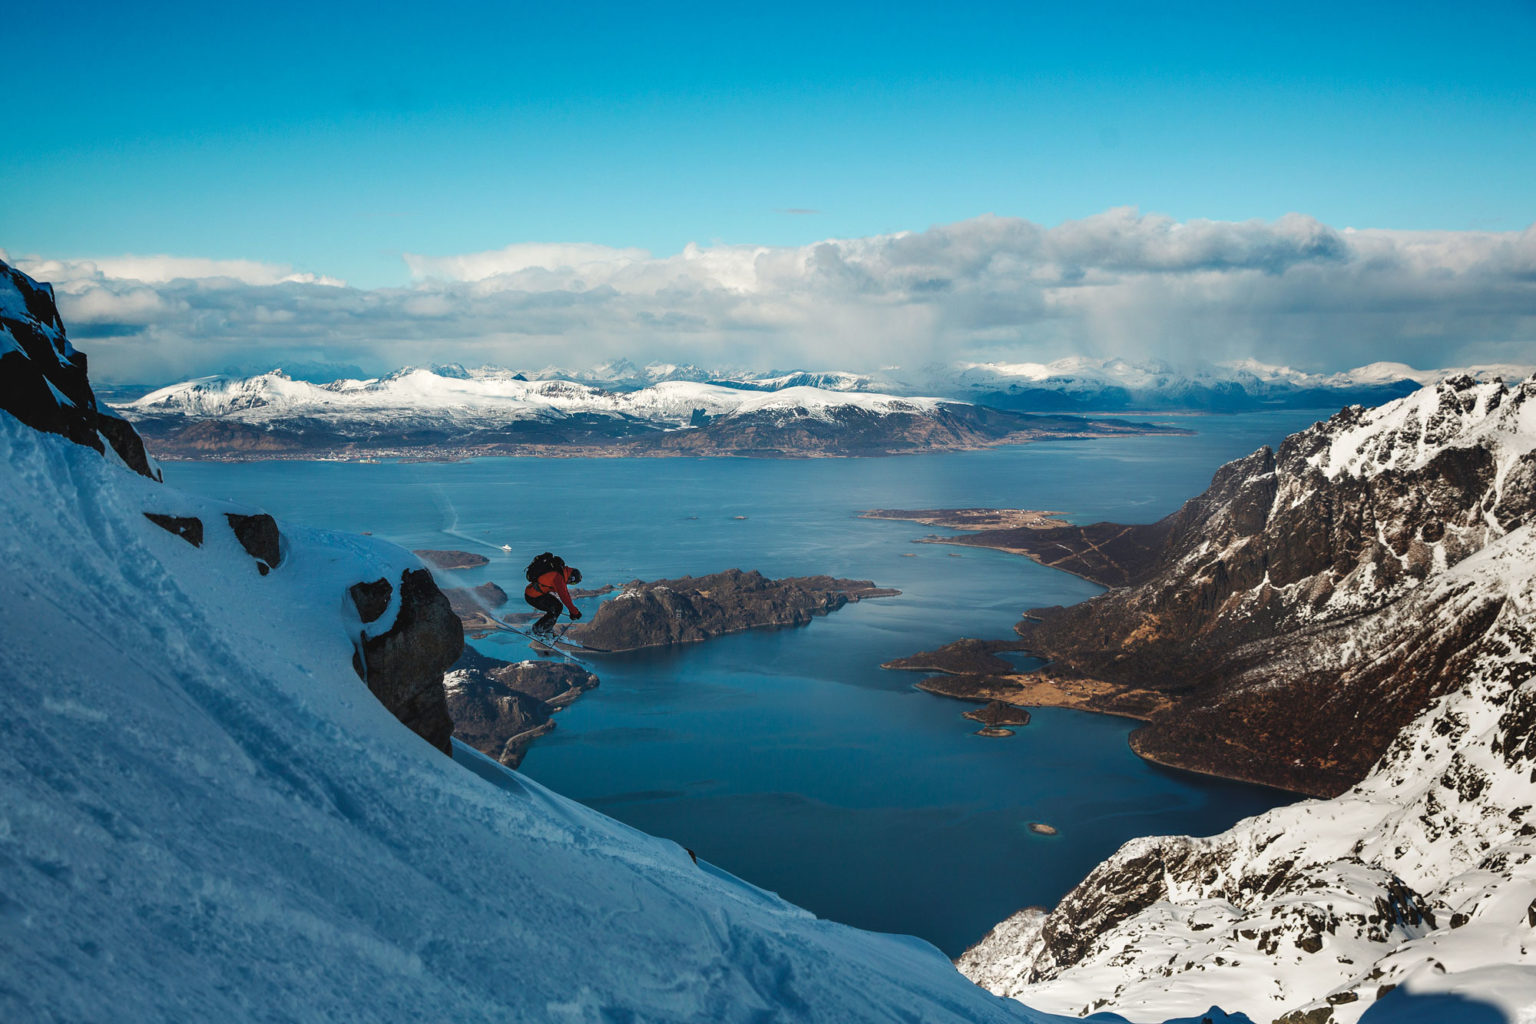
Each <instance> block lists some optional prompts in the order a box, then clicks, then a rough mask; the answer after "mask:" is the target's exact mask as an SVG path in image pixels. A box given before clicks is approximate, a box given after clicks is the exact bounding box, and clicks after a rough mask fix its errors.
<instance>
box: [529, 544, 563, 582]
mask: <svg viewBox="0 0 1536 1024" xmlns="http://www.w3.org/2000/svg"><path fill="white" fill-rule="evenodd" d="M564 568H565V559H563V558H561V557H560V556H559V555H556V554H552V553H550V552H548V551H545V552H543V553H542V554H539V555H535V556H534V558H533V561H531V562H529V563H528V568H527V569H524V570H523V575H524V576H527V577H528V582H529V583H537V582H539V577H540V576H543V575H544V574H545V573H547V572H559V571H560V570H561V569H564Z"/></svg>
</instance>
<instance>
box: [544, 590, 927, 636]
mask: <svg viewBox="0 0 1536 1024" xmlns="http://www.w3.org/2000/svg"><path fill="white" fill-rule="evenodd" d="M899 593H900V591H898V590H891V589H889V588H886V587H877V586H875V584H874V583H873V582H871V581H870V580H844V579H834V578H833V577H831V576H797V577H789V578H785V579H779V580H772V579H769V578H768V577H766V576H764V575H763V574H762V573H760V572H755V571H753V572H744V571H742V570H741V569H728V570H726V571H725V572H717V573H713V574H711V575H708V576H684V577H682V578H681V579H673V580H654V581H651V582H649V583H647V582H644V581H642V580H633V581H631V582H629V583H626V584H624V586H623V587H622V588H621V589H620V592H619V593H618V595H616V596H615V597H614V598H613V599H612V600H611V601H608V602H607V603H606V604H604V605H602V607H600V608H598V610H597V614H596V615H594V616H593V617H592V621H591V622H582V623H577V624H576V625H574V626H572V627H571V628H570V630H568V631H567V633H566V636H568V637H569V638H570V639H572V640H574V641H576V642H577V643H580V644H582V645H583V646H585V647H586V648H588V649H589V650H593V651H603V652H620V651H638V650H642V649H644V648H647V647H665V646H668V645H671V644H684V643H694V642H697V641H699V640H708V639H710V638H711V637H716V636H721V635H724V634H726V633H735V632H739V631H741V630H745V629H757V628H761V627H767V626H803V625H805V624H806V623H807V622H809V621H810V620H811V619H812V618H813V617H815V616H817V615H826V614H827V613H828V612H833V611H836V610H837V609H839V608H841V607H843V606H844V605H845V604H848V603H849V602H850V601H861V600H864V599H866V598H871V597H893V596H895V595H897V594H899Z"/></svg>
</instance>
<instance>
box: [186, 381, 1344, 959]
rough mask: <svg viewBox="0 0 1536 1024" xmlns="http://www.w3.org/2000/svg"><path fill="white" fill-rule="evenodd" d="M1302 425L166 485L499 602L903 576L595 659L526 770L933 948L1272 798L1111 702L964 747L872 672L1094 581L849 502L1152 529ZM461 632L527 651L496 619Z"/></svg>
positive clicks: (353, 471)
mask: <svg viewBox="0 0 1536 1024" xmlns="http://www.w3.org/2000/svg"><path fill="white" fill-rule="evenodd" d="M1323 415H1325V414H1324V413H1321V412H1317V411H1306V410H1301V411H1298V410H1286V411H1283V412H1267V413H1257V414H1248V415H1237V416H1222V417H1197V418H1186V419H1177V420H1164V421H1161V422H1166V423H1169V424H1171V425H1176V426H1181V427H1185V428H1187V429H1192V430H1195V431H1196V432H1197V433H1196V434H1194V435H1193V436H1149V437H1132V438H1117V439H1106V440H1093V441H1061V442H1046V443H1041V444H1034V445H1025V446H1018V447H1010V448H999V449H992V450H988V451H979V452H960V453H950V454H942V455H919V456H903V457H895V458H881V459H810V460H774V461H769V460H747V459H506V458H498V459H479V460H473V461H469V462H463V463H398V462H397V463H376V464H375V463H334V462H332V463H315V462H264V463H263V462H258V463H243V464H225V463H175V464H171V465H169V466H167V467H166V474H165V475H166V480H167V482H168V483H171V484H173V485H175V486H178V487H182V488H185V489H187V490H191V491H195V492H199V493H203V494H207V495H211V496H214V497H226V498H233V499H236V500H239V501H244V502H248V503H251V504H254V505H259V506H261V507H263V508H265V509H267V510H268V511H270V512H272V513H273V514H274V515H276V516H277V517H278V518H279V519H284V520H288V521H290V522H296V523H303V524H306V525H313V526H322V527H329V528H334V529H339V530H347V531H351V532H361V531H370V532H372V533H374V534H376V535H378V536H382V537H386V538H388V539H390V540H393V541H395V542H397V543H400V544H402V545H404V546H405V547H408V548H429V547H430V548H460V549H464V550H472V551H476V552H478V553H480V554H483V555H485V556H487V557H488V558H490V560H491V561H490V564H489V565H487V566H485V567H484V568H481V569H476V570H471V571H466V572H455V573H440V574H439V577H440V580H441V581H442V582H443V583H445V584H455V585H470V584H476V583H480V582H484V581H487V580H491V581H495V582H497V583H499V584H501V586H502V587H503V588H505V589H506V590H507V591H508V592H509V593H511V594H513V595H514V597H513V602H514V603H513V605H511V606H509V610H514V611H515V610H522V607H521V602H520V601H519V600H518V598H517V597H516V595H517V594H518V593H519V592H520V591H521V587H522V578H521V576H522V568H523V566H524V564H525V563H526V562H527V561H528V559H529V558H530V557H531V556H532V555H533V554H535V553H537V552H539V551H542V550H546V549H549V550H554V551H556V552H560V553H562V554H563V555H564V556H565V557H566V558H567V560H568V561H569V562H571V563H572V564H574V565H577V566H579V567H580V568H581V569H582V571H583V573H584V574H585V580H584V582H583V585H584V586H599V585H601V584H603V583H609V582H611V583H622V582H624V581H626V580H629V579H634V578H641V579H656V578H660V577H675V576H682V575H690V574H691V575H700V574H704V573H710V572H716V571H719V570H722V569H727V568H732V567H739V568H743V569H758V570H761V571H762V572H763V573H765V574H767V575H770V576H792V575H793V576H800V575H812V574H817V573H829V574H832V575H835V576H843V577H853V578H860V579H872V580H874V581H875V582H876V583H878V584H880V585H882V586H890V587H895V588H898V589H900V590H901V591H902V593H901V596H900V597H894V598H883V599H879V600H870V601H865V602H861V603H859V604H854V605H850V606H848V607H846V608H843V609H841V610H839V611H837V612H835V613H833V614H832V615H830V616H827V617H825V618H818V619H816V620H815V621H813V622H812V623H811V624H810V625H808V626H805V627H802V628H797V629H781V630H769V631H753V632H746V633H739V634H734V635H731V636H726V637H721V638H718V639H715V640H711V641H707V642H705V643H700V644H692V645H687V646H683V647H678V648H674V649H671V650H665V651H659V652H644V653H637V654H631V655H615V656H592V657H591V659H590V660H591V662H592V668H593V670H594V671H595V672H596V673H597V674H598V675H599V676H600V677H601V679H602V684H601V686H600V687H599V688H598V689H596V690H594V691H592V692H591V693H588V694H587V695H585V696H583V697H582V698H581V699H580V700H579V701H577V702H576V704H574V705H573V706H571V707H570V708H568V709H566V710H564V711H562V712H561V713H560V714H559V716H558V718H557V721H558V728H557V729H556V731H555V732H554V733H552V734H551V735H549V736H546V737H544V738H541V739H539V740H538V741H536V742H535V744H534V746H533V748H532V750H531V751H530V753H529V754H528V757H527V759H526V761H525V762H524V764H523V766H522V770H523V771H524V772H526V773H527V774H529V775H530V776H532V777H533V778H535V779H537V780H538V781H540V782H542V783H544V784H546V785H548V786H550V787H551V788H553V789H555V790H556V791H557V792H560V793H563V794H565V795H567V796H570V797H574V798H576V799H578V800H581V801H583V802H585V803H587V804H589V805H591V806H593V807H596V808H598V809H600V810H602V811H604V812H605V813H607V814H609V815H611V816H613V817H615V818H618V819H620V820H622V821H624V822H627V823H629V824H631V825H633V826H635V827H637V828H640V829H642V830H644V831H647V832H651V833H653V834H656V835H661V836H666V837H668V838H671V839H674V840H676V841H677V842H679V843H681V844H682V845H684V846H687V847H689V848H691V849H693V850H694V851H695V852H696V853H697V854H698V855H699V857H701V858H703V859H706V860H708V861H711V862H713V863H715V864H718V865H720V866H722V867H724V868H726V869H727V870H729V871H732V872H734V873H735V874H737V875H740V876H741V877H743V878H745V879H747V880H748V881H751V882H753V883H756V884H757V885H759V886H762V887H764V888H767V889H771V890H773V891H776V892H778V893H780V894H781V895H783V896H784V897H785V898H787V899H789V900H791V901H793V902H795V903H798V904H800V905H802V906H804V907H806V908H808V909H810V910H812V911H814V912H816V913H817V914H819V915H821V916H823V917H828V918H832V919H835V920H839V921H843V922H846V923H849V924H853V925H857V926H859V927H864V928H871V929H876V930H880V931H893V932H903V933H910V934H915V935H919V936H921V937H923V938H925V939H928V940H929V941H931V942H933V943H934V944H936V945H937V946H939V947H940V948H941V949H943V950H944V951H945V952H946V953H947V954H949V955H951V956H955V955H958V954H959V953H960V952H961V951H962V950H963V949H964V948H965V947H966V946H967V945H969V944H970V943H972V942H975V941H976V940H977V939H979V938H980V937H981V936H982V935H983V934H984V933H985V932H986V931H987V929H988V928H990V927H991V926H992V925H993V924H995V923H997V922H998V921H1000V920H1002V919H1003V918H1004V917H1006V916H1008V915H1009V914H1011V913H1012V912H1013V911H1015V910H1017V909H1019V908H1021V907H1024V906H1029V905H1043V906H1049V905H1051V904H1053V903H1054V902H1055V901H1056V900H1057V899H1058V898H1059V897H1060V896H1061V895H1062V894H1063V893H1064V892H1066V890H1067V889H1069V888H1070V887H1071V886H1072V885H1074V884H1075V883H1077V882H1078V881H1080V880H1081V879H1082V878H1083V876H1084V875H1085V874H1086V873H1087V872H1088V871H1089V870H1090V869H1091V868H1092V867H1093V866H1094V865H1095V864H1097V863H1098V862H1099V861H1100V860H1101V859H1103V858H1104V857H1105V856H1107V855H1108V854H1110V853H1111V852H1113V851H1114V849H1115V848H1116V847H1117V846H1118V845H1119V844H1120V843H1122V842H1124V841H1125V840H1127V839H1130V838H1132V837H1135V836H1141V835H1156V834H1169V833H1192V834H1196V835H1204V834H1209V833H1212V832H1216V831H1220V830H1222V829H1224V828H1226V827H1228V826H1230V825H1231V824H1233V823H1234V822H1235V821H1237V820H1238V819H1240V818H1242V817H1245V816H1248V815H1251V814H1255V813H1258V812H1260V811H1263V810H1266V809H1268V808H1270V807H1272V806H1275V805H1276V804H1278V803H1283V802H1286V801H1288V800H1289V799H1291V798H1290V797H1289V796H1287V795H1286V794H1283V793H1279V792H1276V791H1273V790H1268V789H1263V788H1259V787H1254V786H1246V785H1240V784H1236V783H1230V782H1224V781H1221V780H1217V779H1209V778H1203V777H1198V776H1193V775H1189V774H1186V773H1182V772H1175V771H1170V770H1166V769H1161V768H1158V767H1156V766H1153V765H1149V764H1147V763H1145V762H1143V761H1141V760H1140V759H1139V758H1137V757H1136V756H1135V755H1134V754H1132V753H1131V752H1130V749H1129V747H1128V746H1127V744H1126V736H1127V735H1128V733H1129V732H1130V731H1131V729H1132V728H1134V727H1135V723H1134V722H1130V721H1126V720H1121V719H1115V718H1109V717H1104V716H1097V715H1089V714H1083V713H1078V712H1071V711H1062V710H1056V709H1041V710H1038V711H1036V712H1035V713H1034V720H1033V721H1032V722H1031V723H1030V724H1029V725H1028V726H1025V727H1022V728H1019V729H1018V730H1017V734H1016V735H1015V736H1012V737H1008V738H984V737H979V736H976V735H975V732H976V729H977V728H978V725H977V723H975V722H972V721H970V720H968V719H965V718H962V717H961V713H962V712H963V711H965V710H967V709H968V707H969V705H966V704H962V703H960V702H956V701H951V700H947V699H944V698H940V697H934V696H931V695H929V694H926V693H923V692H921V691H918V690H915V689H914V688H913V684H914V683H915V682H917V681H918V680H919V679H921V678H922V676H921V675H920V674H914V673H905V672H890V671H886V670H882V669H881V668H880V667H879V665H880V663H881V662H883V661H886V660H889V659H891V658H895V657H899V656H901V655H905V654H910V653H913V652H915V651H918V650H923V649H930V648H933V647H935V646H937V645H940V644H943V643H947V642H949V641H951V640H954V639H956V638H958V637H960V636H973V637H1009V636H1012V632H1011V631H1012V627H1013V625H1014V623H1015V622H1017V621H1018V618H1019V615H1020V613H1022V612H1023V611H1024V610H1026V609H1028V608H1033V607H1040V606H1047V605H1055V604H1070V603H1073V602H1076V601H1080V600H1083V599H1085V598H1087V597H1091V596H1092V595H1093V594H1095V593H1098V592H1099V590H1100V588H1099V587H1097V586H1095V585H1093V584H1091V583H1088V582H1086V581H1084V580H1080V579H1077V578H1076V577H1073V576H1069V575H1067V574H1065V573H1061V572H1058V571H1055V570H1051V569H1046V568H1043V567H1041V566H1039V565H1036V564H1034V563H1032V562H1030V561H1028V560H1026V559H1023V558H1020V557H1017V556H1013V555H1008V554H1004V553H1002V552H997V551H988V550H983V549H977V548H961V547H955V546H950V545H935V544H921V543H915V541H917V540H918V539H920V538H922V537H924V536H927V535H931V534H935V533H938V534H945V533H948V532H949V531H945V530H937V529H934V528H931V527H925V526H921V525H916V524H912V523H902V522H891V521H880V520H867V519H860V518H857V516H856V514H857V513H858V512H859V511H860V510H863V509H870V508H908V509H914V508H960V507H970V506H982V507H1011V508H1035V509H1050V510H1054V511H1057V512H1060V513H1062V514H1063V515H1065V516H1066V517H1068V518H1069V519H1071V520H1073V521H1075V522H1084V523H1086V522H1093V521H1097V520H1104V519H1108V520H1114V521H1119V522H1149V521H1152V520H1154V519H1156V518H1158V517H1160V516H1162V515H1165V514H1166V513H1168V512H1170V511H1172V510H1174V509H1175V508H1177V507H1178V505H1179V504H1180V503H1181V502H1182V501H1183V500H1184V499H1186V498H1189V497H1192V496H1194V495H1195V494H1198V493H1199V492H1200V491H1202V490H1204V489H1205V487H1206V486H1207V485H1208V483H1209V482H1210V476H1211V474H1212V472H1213V471H1214V470H1215V469H1216V468H1217V467H1218V466H1219V465H1221V463H1223V462H1225V461H1227V460H1229V459H1232V458H1236V457H1238V456H1241V455H1245V454H1247V453H1249V452H1251V451H1253V450H1254V449H1255V448H1257V447H1259V446H1260V445H1263V444H1271V445H1273V444H1278V443H1279V442H1280V440H1281V439H1282V438H1283V437H1284V436H1285V435H1286V434H1287V433H1290V432H1292V431H1295V430H1298V429H1301V428H1302V427H1305V426H1307V425H1308V424H1310V423H1311V422H1313V421H1314V420H1315V419H1318V418H1321V416H1323ZM502 544H507V545H510V546H511V548H512V551H511V553H510V554H509V553H505V552H503V551H502V550H501V549H500V545H502ZM596 604H597V602H596V601H592V600H589V601H585V602H583V605H584V606H585V608H586V609H587V611H588V612H589V613H590V612H591V611H592V610H593V609H594V608H595V606H596ZM475 645H476V646H477V647H478V648H479V649H480V650H482V651H483V652H485V653H487V654H491V655H493V656H496V657H501V658H505V659H508V660H521V659H523V658H527V657H531V656H532V654H531V652H530V651H529V650H528V648H527V646H526V643H525V641H524V640H523V639H522V638H521V637H519V636H517V635H515V634H495V635H492V636H489V637H486V638H484V639H481V640H477V641H475ZM1032 822H1043V823H1047V824H1049V825H1051V826H1053V827H1055V828H1056V829H1057V830H1058V834H1056V835H1041V834H1037V833H1035V832H1033V831H1032V830H1031V829H1030V828H1029V825H1030V823H1032ZM464 870H465V871H468V872H473V871H474V865H473V864H466V865H464Z"/></svg>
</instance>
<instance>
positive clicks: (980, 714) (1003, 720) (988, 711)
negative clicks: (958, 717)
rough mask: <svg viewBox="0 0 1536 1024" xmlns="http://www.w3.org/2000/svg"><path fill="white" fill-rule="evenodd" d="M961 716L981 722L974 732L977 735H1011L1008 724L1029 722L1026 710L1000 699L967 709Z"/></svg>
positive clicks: (1015, 724)
mask: <svg viewBox="0 0 1536 1024" xmlns="http://www.w3.org/2000/svg"><path fill="white" fill-rule="evenodd" d="M962 717H964V718H969V719H970V720H971V721H973V722H980V723H981V724H982V728H981V729H980V730H978V731H977V733H976V735H978V736H1012V735H1013V730H1012V729H1010V728H1008V726H1010V725H1014V726H1022V725H1028V724H1029V712H1028V711H1025V710H1024V709H1023V708H1021V707H1015V706H1014V705H1012V704H1006V703H1004V702H1003V701H1000V700H992V701H988V702H987V703H986V706H985V707H979V708H977V709H976V710H974V711H967V712H966V713H965V714H964V715H963V716H962Z"/></svg>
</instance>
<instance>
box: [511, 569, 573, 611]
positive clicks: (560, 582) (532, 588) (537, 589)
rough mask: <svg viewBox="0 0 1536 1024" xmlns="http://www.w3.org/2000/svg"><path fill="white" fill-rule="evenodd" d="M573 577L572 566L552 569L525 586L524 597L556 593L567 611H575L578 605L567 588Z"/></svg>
mask: <svg viewBox="0 0 1536 1024" xmlns="http://www.w3.org/2000/svg"><path fill="white" fill-rule="evenodd" d="M570 579H571V567H570V566H566V567H565V568H564V569H551V570H550V571H549V572H546V573H545V574H544V575H542V576H540V577H539V578H538V579H537V580H536V581H535V582H533V583H530V584H528V585H527V586H526V587H524V588H523V596H524V597H538V596H539V595H540V594H554V595H555V596H556V597H558V598H559V599H560V600H561V602H562V603H563V604H564V605H565V609H566V611H569V612H574V611H575V610H576V605H575V604H574V603H572V601H571V592H570V591H569V590H567V589H566V584H567V583H568V582H570Z"/></svg>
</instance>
